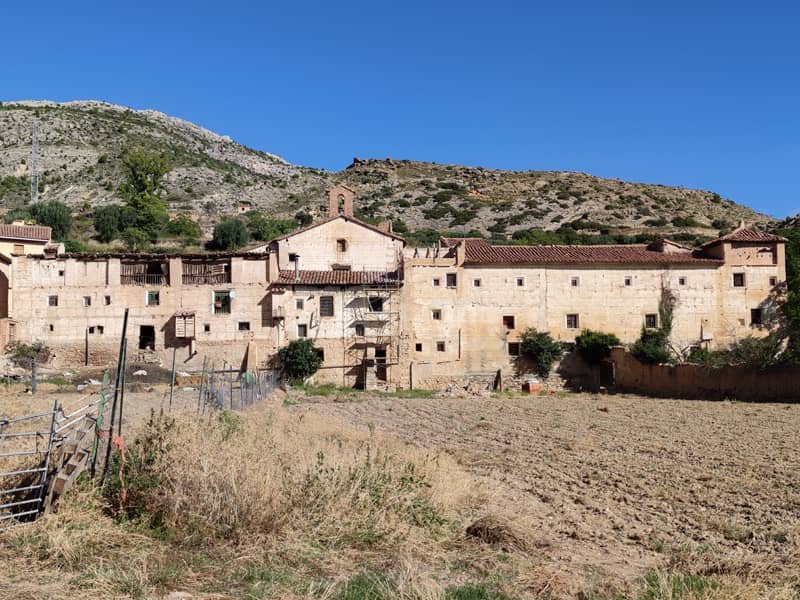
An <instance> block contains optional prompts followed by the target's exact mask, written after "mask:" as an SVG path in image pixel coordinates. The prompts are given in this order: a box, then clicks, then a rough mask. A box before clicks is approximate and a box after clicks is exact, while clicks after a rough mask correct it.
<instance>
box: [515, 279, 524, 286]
mask: <svg viewBox="0 0 800 600" xmlns="http://www.w3.org/2000/svg"><path fill="white" fill-rule="evenodd" d="M517 287H525V278H524V277H517Z"/></svg>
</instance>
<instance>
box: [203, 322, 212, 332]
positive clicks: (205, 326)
mask: <svg viewBox="0 0 800 600" xmlns="http://www.w3.org/2000/svg"><path fill="white" fill-rule="evenodd" d="M203 332H204V333H210V332H211V325H210V324H209V323H203Z"/></svg>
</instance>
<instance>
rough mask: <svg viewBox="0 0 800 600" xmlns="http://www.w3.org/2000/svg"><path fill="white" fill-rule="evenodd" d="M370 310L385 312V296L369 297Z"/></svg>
mask: <svg viewBox="0 0 800 600" xmlns="http://www.w3.org/2000/svg"><path fill="white" fill-rule="evenodd" d="M369 311H370V312H377V313H379V312H383V298H381V297H380V296H370V297H369Z"/></svg>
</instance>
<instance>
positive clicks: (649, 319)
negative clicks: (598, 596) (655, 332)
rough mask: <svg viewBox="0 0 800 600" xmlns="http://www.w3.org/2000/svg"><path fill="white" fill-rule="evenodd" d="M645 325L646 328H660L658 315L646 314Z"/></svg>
mask: <svg viewBox="0 0 800 600" xmlns="http://www.w3.org/2000/svg"><path fill="white" fill-rule="evenodd" d="M644 326H645V328H646V329H658V315H657V314H654V313H651V314H649V315H645V316H644Z"/></svg>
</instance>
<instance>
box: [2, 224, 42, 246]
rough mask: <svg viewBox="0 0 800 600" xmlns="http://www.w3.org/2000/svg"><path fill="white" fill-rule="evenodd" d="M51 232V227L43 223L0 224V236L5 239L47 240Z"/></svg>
mask: <svg viewBox="0 0 800 600" xmlns="http://www.w3.org/2000/svg"><path fill="white" fill-rule="evenodd" d="M52 233H53V230H52V228H50V227H46V226H44V225H5V224H0V238H5V239H13V240H35V241H41V242H49V241H50V236H51V234H52Z"/></svg>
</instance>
